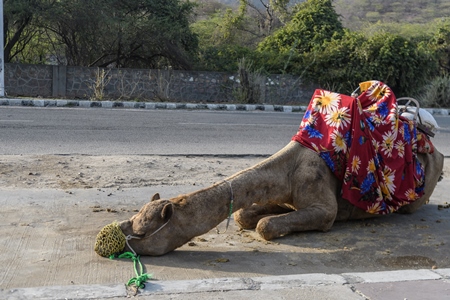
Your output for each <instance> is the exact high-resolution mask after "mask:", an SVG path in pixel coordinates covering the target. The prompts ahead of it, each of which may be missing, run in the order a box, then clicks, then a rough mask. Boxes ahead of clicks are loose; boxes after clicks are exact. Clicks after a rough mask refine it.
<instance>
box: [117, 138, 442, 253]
mask: <svg viewBox="0 0 450 300" xmlns="http://www.w3.org/2000/svg"><path fill="white" fill-rule="evenodd" d="M419 160H420V161H421V163H422V164H423V165H424V168H425V174H426V180H425V186H426V187H425V192H424V194H423V196H422V197H421V198H419V199H418V200H416V201H415V202H413V203H412V204H409V205H405V206H403V207H402V208H401V209H400V210H399V211H398V212H400V213H408V214H409V213H413V212H415V211H416V210H417V209H419V208H420V207H421V206H422V205H424V204H425V203H427V202H428V200H429V197H430V196H431V194H432V192H433V190H434V188H435V186H436V184H437V182H438V180H439V178H440V176H441V173H442V169H443V165H444V156H443V155H442V154H441V153H440V152H438V151H437V150H435V151H434V153H433V154H419ZM340 185H341V182H340V181H339V180H338V179H337V178H336V177H335V176H334V175H333V174H332V172H331V171H330V169H329V168H328V167H327V165H326V164H325V162H324V161H323V159H322V158H320V157H319V156H318V155H317V154H316V153H314V152H313V151H311V150H310V149H308V148H306V147H304V146H302V145H301V144H300V143H298V142H295V141H292V142H290V143H289V144H288V145H287V146H285V147H284V148H283V149H281V150H280V151H278V152H277V153H275V154H274V155H272V156H270V157H269V158H267V159H265V160H263V161H262V162H260V163H259V164H257V165H255V166H253V167H250V168H248V169H246V170H243V171H241V172H238V173H236V174H234V175H232V176H230V177H228V178H226V179H225V180H223V181H221V182H218V183H216V184H214V185H212V186H210V187H207V188H205V189H201V190H199V191H196V192H193V193H190V194H186V195H180V196H178V197H175V198H172V199H160V197H159V195H158V194H156V195H154V196H153V198H152V200H151V201H150V202H149V203H147V204H146V205H144V206H143V207H142V208H141V210H140V211H139V212H138V213H137V214H136V215H134V216H133V217H131V219H130V220H126V221H123V222H120V223H119V226H120V228H121V229H122V232H123V233H124V234H125V235H126V236H128V235H129V236H133V237H136V238H133V239H131V240H130V241H129V244H128V245H127V246H126V248H127V249H126V250H127V251H130V250H134V251H135V252H136V253H137V254H140V255H152V256H158V255H163V254H166V253H168V252H170V251H173V250H175V249H176V248H178V247H180V246H182V245H184V244H185V243H187V242H189V241H190V240H191V239H192V238H194V237H196V236H199V235H202V234H204V233H206V232H208V231H210V230H211V229H212V228H214V227H215V226H217V225H218V224H219V223H221V222H222V221H223V220H225V219H226V218H227V217H228V215H229V211H230V204H231V201H232V200H233V204H232V212H234V219H235V221H236V222H237V224H238V225H239V226H240V227H242V228H244V229H254V228H256V231H257V232H258V233H259V234H260V235H261V237H262V238H264V239H266V240H271V239H274V238H277V237H281V236H284V235H287V234H289V233H293V232H300V231H311V230H317V231H328V230H329V229H330V228H331V227H332V225H333V223H334V222H335V221H347V220H354V219H363V218H371V217H375V216H378V215H373V214H369V213H367V212H365V211H363V210H361V209H358V208H356V207H354V206H352V205H351V204H350V203H349V202H348V201H347V200H344V199H342V198H340V197H339V190H340Z"/></svg>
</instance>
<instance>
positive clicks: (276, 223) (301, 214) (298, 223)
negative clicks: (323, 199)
mask: <svg viewBox="0 0 450 300" xmlns="http://www.w3.org/2000/svg"><path fill="white" fill-rule="evenodd" d="M335 218H336V210H330V208H329V207H328V209H324V208H322V207H308V208H304V209H300V210H296V211H292V212H289V213H285V214H281V215H272V216H267V217H264V218H261V219H260V220H259V221H258V224H257V225H256V231H257V232H258V233H259V234H260V235H261V237H263V238H264V239H265V240H271V239H274V238H277V237H281V236H284V235H287V234H289V233H292V232H299V231H310V230H318V231H328V230H329V229H330V228H331V227H332V226H333V223H334V220H335Z"/></svg>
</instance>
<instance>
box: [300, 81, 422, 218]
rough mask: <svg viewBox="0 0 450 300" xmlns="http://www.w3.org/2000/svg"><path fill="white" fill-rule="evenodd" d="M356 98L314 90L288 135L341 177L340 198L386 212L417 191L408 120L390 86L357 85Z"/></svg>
mask: <svg viewBox="0 0 450 300" xmlns="http://www.w3.org/2000/svg"><path fill="white" fill-rule="evenodd" d="M360 87H361V90H362V93H361V95H359V96H358V97H357V98H353V97H350V96H346V95H342V94H337V93H332V92H329V91H325V90H316V91H315V93H314V95H313V97H312V99H311V102H310V104H309V106H308V109H307V111H306V113H305V116H304V118H303V120H302V123H301V124H300V128H299V131H298V132H297V134H296V135H295V136H294V137H293V138H292V139H293V140H295V141H297V142H299V143H301V144H302V145H304V146H306V147H308V148H310V149H312V150H314V151H316V152H317V153H318V154H319V155H320V156H321V157H322V158H323V159H324V160H325V162H326V163H327V165H328V167H330V169H331V171H332V172H333V173H334V174H335V175H336V176H337V177H338V178H339V179H340V180H342V181H343V185H342V197H343V198H344V199H346V200H348V201H349V202H350V203H352V204H353V205H355V206H356V207H359V208H361V209H363V210H365V211H367V212H369V213H373V214H388V213H392V212H394V211H396V210H398V209H399V208H400V207H401V206H403V205H406V204H409V203H411V202H413V201H414V200H416V199H418V198H419V197H420V196H422V194H423V188H424V171H423V167H422V165H421V164H420V162H419V160H418V159H417V133H416V128H415V126H414V123H413V122H412V121H409V120H407V119H405V118H402V117H399V115H398V112H397V101H396V98H395V96H394V94H393V92H392V90H391V89H390V88H389V87H388V86H386V85H385V84H383V83H382V82H379V81H369V82H365V83H361V84H360Z"/></svg>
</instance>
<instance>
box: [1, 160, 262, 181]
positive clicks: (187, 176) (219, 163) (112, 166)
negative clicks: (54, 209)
mask: <svg viewBox="0 0 450 300" xmlns="http://www.w3.org/2000/svg"><path fill="white" fill-rule="evenodd" d="M262 159H264V157H258V156H253V157H217V156H139V155H130V156H83V155H77V156H65V155H39V156H32V155H28V156H26V155H23V156H22V155H3V156H0V186H2V187H5V188H18V189H24V188H25V189H35V188H38V189H40V188H45V189H79V188H83V189H90V188H119V189H120V188H139V187H149V186H158V185H196V184H202V185H209V184H212V183H214V182H216V181H219V180H221V179H223V178H225V177H227V176H229V175H232V174H234V173H236V172H238V171H240V170H242V169H244V168H247V167H250V166H252V165H254V164H256V163H257V162H259V161H261V160H262Z"/></svg>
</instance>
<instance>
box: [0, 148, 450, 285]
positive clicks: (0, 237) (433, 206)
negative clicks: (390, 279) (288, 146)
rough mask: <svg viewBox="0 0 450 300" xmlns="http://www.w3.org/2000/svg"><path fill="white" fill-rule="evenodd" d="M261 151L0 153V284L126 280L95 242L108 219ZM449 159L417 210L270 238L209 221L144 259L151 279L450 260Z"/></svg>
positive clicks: (202, 181)
mask: <svg viewBox="0 0 450 300" xmlns="http://www.w3.org/2000/svg"><path fill="white" fill-rule="evenodd" d="M262 159H264V158H263V157H215V156H206V157H204V156H202V157H195V156H78V155H77V156H61V155H43V156H0V193H2V195H3V196H1V197H0V205H1V207H2V218H1V220H0V251H1V252H2V253H6V255H3V256H2V257H0V274H3V275H0V288H14V287H28V286H41V285H70V284H96V283H98V284H108V283H117V282H126V281H127V280H128V279H129V278H130V275H132V266H131V263H130V262H129V261H126V262H122V261H111V260H108V259H105V258H102V257H99V256H97V255H96V254H95V253H94V251H93V244H94V241H95V236H96V234H97V233H98V231H99V230H100V229H101V228H102V227H103V226H104V225H106V224H109V223H111V222H112V221H114V220H123V219H127V218H129V217H130V216H132V215H133V214H134V213H135V212H136V210H138V209H139V208H140V207H141V205H142V204H143V203H145V202H146V200H145V199H143V198H144V197H143V196H142V195H143V194H144V193H147V192H149V193H150V192H153V190H155V191H157V190H158V189H164V188H165V189H166V190H172V191H173V192H175V191H177V192H178V190H195V189H197V188H200V187H204V186H208V185H210V184H212V183H214V182H217V181H219V180H221V179H223V178H225V177H226V176H229V175H232V174H234V173H235V172H237V171H240V170H242V169H244V168H247V167H249V166H252V165H254V164H256V163H257V162H259V161H261V160H262ZM449 162H450V161H449V160H448V159H447V160H446V166H445V176H446V178H445V179H444V181H443V182H441V183H439V185H438V187H437V189H436V191H435V193H434V194H433V197H432V201H431V203H430V204H429V205H427V206H425V207H423V208H422V209H421V210H420V211H419V212H417V213H416V214H414V215H408V216H405V215H392V216H387V217H383V218H379V219H375V220H363V221H357V222H349V223H336V224H335V226H334V227H333V229H332V230H331V231H329V232H327V233H317V232H310V233H297V234H292V235H289V236H286V237H283V238H280V239H276V240H274V241H271V242H267V241H264V240H262V239H261V238H260V237H259V236H258V235H257V234H256V233H255V232H254V231H247V230H245V231H242V230H240V229H239V228H237V226H236V225H235V224H234V223H233V222H232V224H231V226H230V228H229V229H228V231H227V232H226V233H225V234H217V233H216V230H215V229H213V230H211V231H210V232H209V233H207V234H205V235H202V236H200V237H197V238H195V239H193V240H192V241H191V242H190V243H188V244H186V245H185V246H183V247H181V248H180V249H178V250H176V251H174V252H171V253H169V254H167V255H164V256H162V257H157V258H153V257H144V258H143V259H142V260H143V262H144V264H145V266H146V268H147V269H148V271H149V272H151V273H152V274H154V278H155V279H165V280H177V279H197V278H211V277H228V276H239V277H242V276H263V275H284V274H300V273H343V272H352V271H361V272H362V271H379V270H395V269H421V268H448V267H450V259H449V256H450V254H449V253H450V243H449V242H448V241H449V240H450V226H449V225H450V209H448V202H450V200H449V198H448V195H449V194H450V179H449V177H450V168H449ZM54 190H56V191H57V192H56V193H55V192H54ZM132 191H133V193H131V192H132ZM182 192H183V191H182ZM150 196H151V195H146V196H145V198H147V197H150ZM42 199H45V201H44V200H42ZM147 199H148V198H147ZM47 200H48V201H47ZM447 201H448V202H447ZM439 205H440V206H439ZM443 207H444V208H443ZM224 227H225V225H224V223H222V224H220V228H221V230H222V231H223V230H224ZM31 277H32V278H33V279H32V281H29V279H28V280H27V279H26V278H31ZM23 278H25V279H23Z"/></svg>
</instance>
